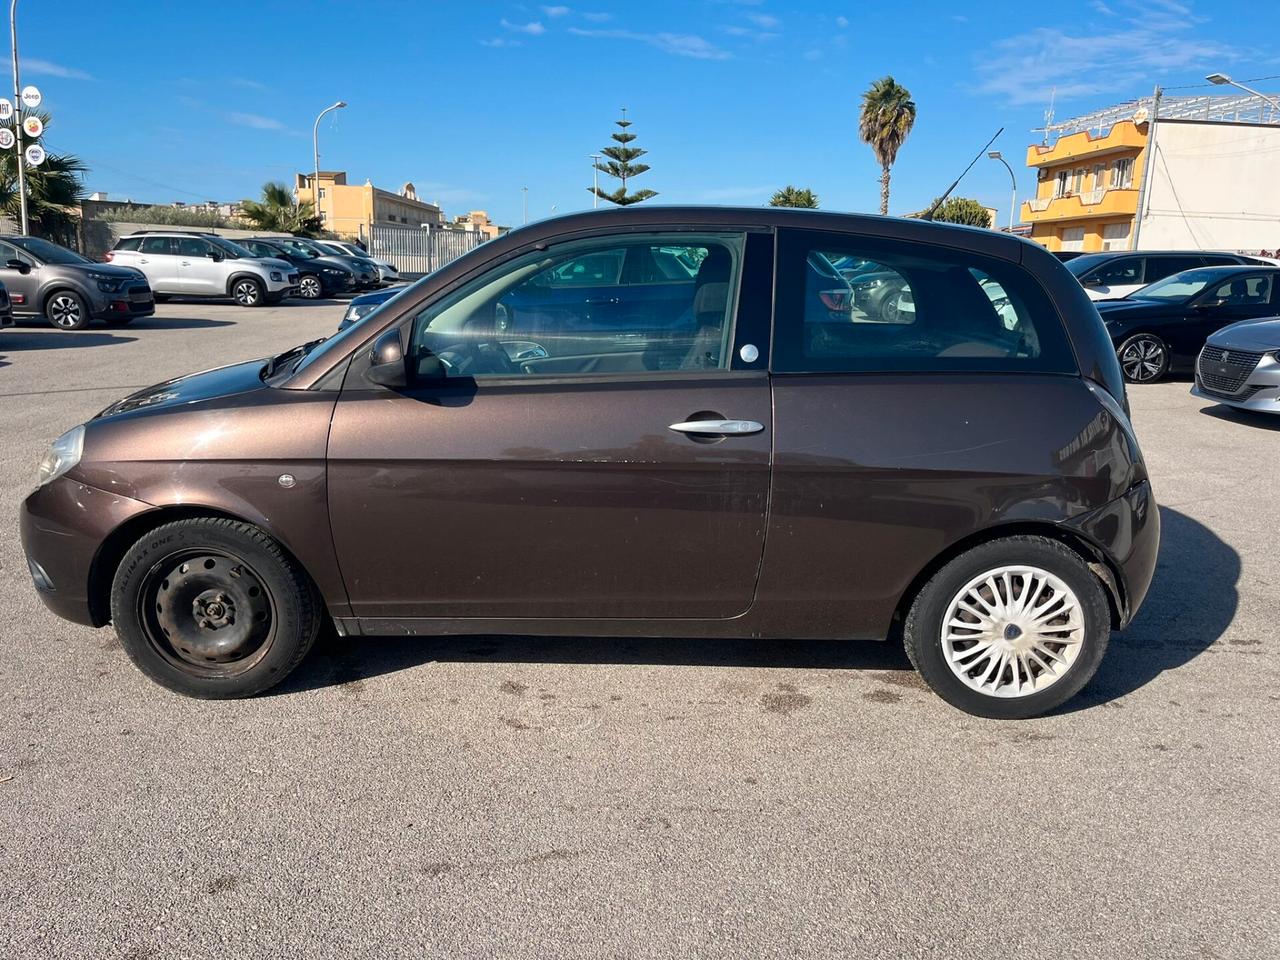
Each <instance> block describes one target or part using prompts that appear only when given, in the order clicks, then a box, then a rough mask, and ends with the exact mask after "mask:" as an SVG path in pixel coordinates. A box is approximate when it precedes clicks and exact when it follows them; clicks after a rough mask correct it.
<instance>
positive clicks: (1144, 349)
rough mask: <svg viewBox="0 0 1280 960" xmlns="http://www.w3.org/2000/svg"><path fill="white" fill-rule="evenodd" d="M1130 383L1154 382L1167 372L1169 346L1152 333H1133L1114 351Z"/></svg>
mask: <svg viewBox="0 0 1280 960" xmlns="http://www.w3.org/2000/svg"><path fill="white" fill-rule="evenodd" d="M1116 356H1117V357H1118V358H1119V360H1120V370H1121V371H1122V372H1123V373H1124V378H1125V379H1126V380H1128V381H1129V382H1130V383H1155V382H1156V381H1157V380H1159V379H1161V378H1162V377H1163V376H1164V375H1165V374H1166V373H1168V372H1169V348H1168V346H1167V345H1166V344H1165V342H1164V341H1163V340H1161V339H1160V338H1159V337H1157V336H1156V335H1155V334H1153V333H1135V334H1134V335H1133V336H1132V337H1129V338H1128V339H1127V340H1125V342H1124V343H1122V344H1120V349H1119V350H1117V351H1116Z"/></svg>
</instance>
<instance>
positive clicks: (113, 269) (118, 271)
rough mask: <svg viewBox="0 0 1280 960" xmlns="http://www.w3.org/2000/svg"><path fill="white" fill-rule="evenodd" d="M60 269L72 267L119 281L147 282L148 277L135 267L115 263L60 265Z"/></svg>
mask: <svg viewBox="0 0 1280 960" xmlns="http://www.w3.org/2000/svg"><path fill="white" fill-rule="evenodd" d="M58 266H59V268H60V269H65V268H67V267H71V268H72V269H74V270H79V271H81V272H83V273H99V274H102V275H103V276H105V277H114V278H115V279H117V280H145V279H147V278H146V275H145V274H144V273H143V272H142V271H141V270H135V269H134V268H133V267H122V266H118V265H116V264H113V263H63V264H58Z"/></svg>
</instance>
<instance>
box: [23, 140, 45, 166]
mask: <svg viewBox="0 0 1280 960" xmlns="http://www.w3.org/2000/svg"><path fill="white" fill-rule="evenodd" d="M23 156H25V157H26V158H27V164H28V166H32V167H38V166H40V164H42V163H44V147H42V146H40V144H38V143H33V144H32V145H31V146H29V147H27V151H26V153H25V154H23Z"/></svg>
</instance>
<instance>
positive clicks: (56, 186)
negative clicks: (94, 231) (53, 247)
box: [0, 113, 88, 243]
mask: <svg viewBox="0 0 1280 960" xmlns="http://www.w3.org/2000/svg"><path fill="white" fill-rule="evenodd" d="M37 116H39V117H40V119H41V120H43V121H44V125H45V129H46V130H47V129H48V127H49V117H48V115H47V114H43V113H42V114H37ZM24 117H25V115H24ZM24 167H25V172H26V181H27V221H28V224H29V227H28V228H29V229H30V231H31V232H32V233H33V234H35V235H36V236H40V237H45V238H48V239H51V240H57V241H59V242H63V243H66V242H68V241H72V242H74V241H73V238H74V237H75V223H76V216H77V213H78V209H77V208H78V207H79V204H80V201H81V200H82V199H83V198H84V180H83V175H84V174H85V173H86V172H87V171H88V167H86V166H85V165H84V163H83V161H81V160H80V158H79V157H73V156H70V155H55V154H48V155H46V156H45V160H44V163H42V164H40V166H38V167H33V166H31V165H30V164H24ZM0 213H3V214H4V215H5V216H7V217H8V218H9V219H11V220H13V221H14V222H15V223H17V222H18V221H19V220H20V218H21V216H22V204H21V201H20V200H19V198H18V162H17V154H16V152H15V151H14V150H4V151H0Z"/></svg>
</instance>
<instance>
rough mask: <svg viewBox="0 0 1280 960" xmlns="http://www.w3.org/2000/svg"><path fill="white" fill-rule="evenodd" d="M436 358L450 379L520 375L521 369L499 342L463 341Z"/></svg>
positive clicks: (452, 345) (450, 346)
mask: <svg viewBox="0 0 1280 960" xmlns="http://www.w3.org/2000/svg"><path fill="white" fill-rule="evenodd" d="M436 357H437V358H438V359H439V361H440V362H441V363H443V364H444V366H445V371H446V374H447V375H448V376H450V377H474V376H475V375H476V374H484V373H496V374H518V373H520V372H521V370H520V367H519V366H518V365H517V364H515V363H513V362H512V360H511V358H510V357H509V356H507V351H505V350H504V349H502V345H501V344H499V343H498V342H497V341H489V340H483V341H482V340H461V341H458V342H457V343H452V344H450V345H449V347H448V348H447V349H445V350H441V351H440V352H439V353H437V354H436Z"/></svg>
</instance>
